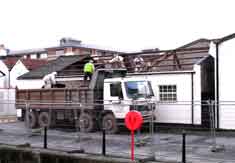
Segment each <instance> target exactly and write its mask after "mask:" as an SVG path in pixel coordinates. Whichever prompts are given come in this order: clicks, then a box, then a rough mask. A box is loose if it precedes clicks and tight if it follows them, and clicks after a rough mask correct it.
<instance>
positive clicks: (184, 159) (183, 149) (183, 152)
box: [182, 131, 186, 163]
mask: <svg viewBox="0 0 235 163" xmlns="http://www.w3.org/2000/svg"><path fill="white" fill-rule="evenodd" d="M185 138H186V133H185V131H183V133H182V163H186V150H185V146H186V143H185Z"/></svg>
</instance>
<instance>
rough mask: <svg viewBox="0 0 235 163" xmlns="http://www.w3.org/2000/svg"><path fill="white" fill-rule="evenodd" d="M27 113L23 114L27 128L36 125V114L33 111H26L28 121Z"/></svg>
mask: <svg viewBox="0 0 235 163" xmlns="http://www.w3.org/2000/svg"><path fill="white" fill-rule="evenodd" d="M26 116H27V114H25V124H26V126H27V127H29V128H34V127H36V125H37V117H36V116H37V115H36V113H34V112H29V113H28V122H27V117H26Z"/></svg>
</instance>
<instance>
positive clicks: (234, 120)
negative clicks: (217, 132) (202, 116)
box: [219, 39, 235, 129]
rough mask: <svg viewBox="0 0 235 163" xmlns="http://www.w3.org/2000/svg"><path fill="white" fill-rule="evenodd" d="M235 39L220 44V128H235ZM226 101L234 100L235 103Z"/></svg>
mask: <svg viewBox="0 0 235 163" xmlns="http://www.w3.org/2000/svg"><path fill="white" fill-rule="evenodd" d="M234 62H235V39H232V40H229V41H225V42H223V43H222V44H220V45H219V100H220V103H221V104H224V105H220V107H219V128H222V129H235V105H234V104H235V93H234V90H235V74H234V73H233V72H234V70H235V64H234ZM225 101H234V102H233V105H232V104H230V103H228V102H225Z"/></svg>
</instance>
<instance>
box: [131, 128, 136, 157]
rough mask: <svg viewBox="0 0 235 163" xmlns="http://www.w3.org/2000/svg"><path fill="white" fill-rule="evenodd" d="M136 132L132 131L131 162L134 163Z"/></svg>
mask: <svg viewBox="0 0 235 163" xmlns="http://www.w3.org/2000/svg"><path fill="white" fill-rule="evenodd" d="M134 140H135V139H134V130H132V131H131V160H132V161H134V145H135V143H134Z"/></svg>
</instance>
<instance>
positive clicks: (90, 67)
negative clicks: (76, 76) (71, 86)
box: [83, 60, 95, 81]
mask: <svg viewBox="0 0 235 163" xmlns="http://www.w3.org/2000/svg"><path fill="white" fill-rule="evenodd" d="M83 71H84V81H85V80H87V78H89V80H91V77H92V74H93V72H94V71H95V66H94V64H93V60H90V61H89V62H88V63H86V64H85V66H84V69H83Z"/></svg>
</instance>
